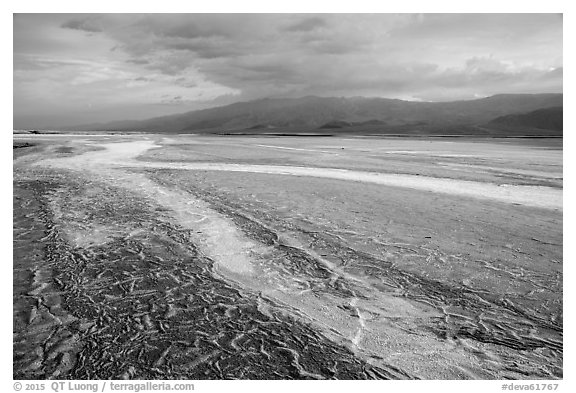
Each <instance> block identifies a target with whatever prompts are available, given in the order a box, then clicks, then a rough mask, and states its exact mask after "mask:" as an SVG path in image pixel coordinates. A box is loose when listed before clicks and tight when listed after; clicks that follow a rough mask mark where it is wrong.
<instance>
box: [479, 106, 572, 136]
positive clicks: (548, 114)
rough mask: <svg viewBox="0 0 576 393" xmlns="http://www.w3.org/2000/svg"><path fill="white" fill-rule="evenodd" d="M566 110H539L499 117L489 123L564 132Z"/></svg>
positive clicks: (559, 107) (498, 125)
mask: <svg viewBox="0 0 576 393" xmlns="http://www.w3.org/2000/svg"><path fill="white" fill-rule="evenodd" d="M563 117H564V110H563V108H562V107H561V106H554V107H551V108H543V109H537V110H535V111H531V112H528V113H519V114H511V115H505V116H500V117H497V118H496V119H494V120H492V121H490V122H489V123H488V125H489V126H497V127H500V126H501V127H532V128H537V129H542V130H555V131H562V129H563V128H564V122H563Z"/></svg>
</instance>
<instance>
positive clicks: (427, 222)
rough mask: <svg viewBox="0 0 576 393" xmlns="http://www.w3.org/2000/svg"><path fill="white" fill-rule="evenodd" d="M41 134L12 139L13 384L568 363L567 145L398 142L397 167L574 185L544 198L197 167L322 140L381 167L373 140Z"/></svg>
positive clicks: (454, 370) (426, 373) (520, 369)
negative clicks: (473, 147)
mask: <svg viewBox="0 0 576 393" xmlns="http://www.w3.org/2000/svg"><path fill="white" fill-rule="evenodd" d="M31 142H32V141H28V140H26V141H24V142H23V143H21V144H19V146H22V147H21V148H18V149H16V150H15V153H14V158H15V161H14V168H15V169H14V378H15V379H49V378H58V379H105V378H114V379H182V378H185V379H232V378H244V379H277V378H281V379H292V378H296V379H305V378H313V379H325V378H326V379H329V378H336V379H386V378H394V379H398V378H408V379H410V378H425V379H466V378H481V379H491V378H498V379H505V378H511V379H522V378H529V379H534V378H544V379H554V378H561V377H562V350H563V346H562V334H563V322H562V210H561V178H562V174H561V172H558V171H557V170H556V169H557V160H555V157H556V155H555V154H556V153H555V151H554V150H553V149H552V150H551V152H550V154H548V153H547V152H546V151H540V150H539V151H538V152H539V154H540V156H538V157H536V159H534V161H530V162H528V161H523V160H522V159H521V156H520V154H519V152H520V151H521V149H518V148H517V147H516V146H514V148H513V149H512V151H513V153H518V154H517V156H515V155H513V154H512V155H509V156H507V157H512V158H510V159H511V160H515V161H514V162H508V163H502V162H499V163H498V162H497V163H496V164H495V163H494V160H492V161H490V160H489V158H490V157H486V156H484V157H482V158H481V159H480V158H478V157H476V156H475V157H476V159H473V158H471V157H469V156H467V157H465V158H458V159H455V160H456V161H453V162H451V163H450V165H447V164H446V162H445V161H446V160H447V159H450V158H449V157H448V156H449V155H448V154H447V153H446V152H445V151H444V150H445V147H446V146H444V145H443V146H442V149H444V150H442V149H441V150H438V151H435V152H433V153H434V154H432V153H430V151H428V152H427V153H426V154H423V153H422V151H420V150H418V151H416V150H414V151H413V152H412V153H410V152H408V153H407V152H406V151H405V150H403V146H394V149H395V150H392V147H391V148H389V149H388V153H387V154H389V155H397V156H398V157H397V159H394V160H391V161H390V160H389V161H385V163H386V164H388V165H385V166H384V167H385V168H388V169H389V168H395V167H399V166H402V167H403V168H404V169H405V170H404V171H403V172H399V173H405V174H410V175H414V173H413V167H414V166H415V165H418V164H419V165H420V166H421V167H422V168H428V169H427V170H428V172H429V173H428V175H435V176H438V177H434V176H432V177H431V179H432V180H434V179H436V178H437V179H440V180H442V179H452V180H466V181H471V180H470V174H469V173H468V172H466V171H464V174H463V175H462V176H461V177H458V176H456V172H454V171H455V169H454V168H461V166H462V165H466V169H467V170H468V169H470V168H472V169H471V170H473V171H477V172H476V173H477V174H480V173H481V174H482V176H483V177H482V178H481V179H480V180H479V183H481V182H486V183H490V182H491V181H494V176H495V175H494V173H495V172H494V170H495V169H494V168H496V167H497V166H496V165H499V166H498V168H497V169H498V174H499V175H498V179H500V180H499V181H502V179H503V178H504V177H503V176H500V174H503V175H505V176H508V179H509V180H508V182H507V183H505V184H508V185H509V186H515V187H520V186H526V187H540V189H543V190H544V191H545V192H544V193H543V194H542V195H544V196H546V195H549V194H548V193H551V194H553V195H558V192H559V193H560V194H559V195H560V202H553V203H548V202H547V201H548V200H549V199H547V198H546V197H544V198H543V199H541V201H544V202H543V203H539V204H536V205H535V204H534V203H530V201H528V202H526V201H523V200H520V201H518V200H515V201H514V203H512V202H506V201H502V200H501V199H498V198H492V199H490V198H488V199H487V198H486V197H479V198H476V199H475V198H467V197H463V196H462V195H461V194H460V193H457V192H456V193H446V192H442V191H440V192H439V191H436V192H431V190H429V189H428V190H422V189H420V190H419V189H414V187H410V186H408V187H390V186H387V185H382V184H374V183H373V182H360V183H358V182H357V181H354V182H352V181H349V180H346V179H342V178H333V177H332V178H330V177H329V178H318V177H317V176H314V175H312V176H308V175H306V174H301V176H294V174H291V175H279V174H278V173H262V172H261V171H260V172H259V173H250V172H242V173H238V172H229V171H226V170H222V168H225V167H223V166H221V167H220V169H218V170H210V168H206V167H202V166H196V167H194V166H190V163H203V164H214V163H217V164H218V165H224V164H226V165H230V164H233V163H240V164H250V165H253V164H254V163H255V162H256V161H257V165H268V166H277V165H278V164H279V162H277V161H275V160H276V159H277V158H278V159H286V160H284V161H283V162H282V164H284V163H285V162H288V161H290V165H292V166H298V167H302V165H303V164H306V165H308V166H309V168H312V166H311V164H312V162H311V161H310V160H311V158H310V157H308V156H307V154H314V155H316V156H318V152H324V153H322V154H321V155H320V157H319V158H318V161H316V162H315V164H316V165H320V163H322V164H323V165H322V167H328V168H330V167H334V168H337V169H347V170H348V169H349V170H354V171H358V170H365V171H369V172H379V170H378V168H377V165H378V164H377V161H374V160H373V159H372V158H370V154H373V153H374V151H375V150H373V151H371V153H370V154H364V153H363V150H362V149H364V148H363V147H362V148H361V146H359V145H358V143H359V142H358V141H353V142H350V143H349V145H347V147H349V148H353V149H354V150H353V152H352V153H351V154H344V153H342V152H340V151H338V153H337V154H339V155H340V158H341V160H340V161H338V159H336V158H334V154H335V153H334V151H337V150H336V148H335V146H336V145H334V146H316V147H314V146H300V145H295V144H291V142H290V143H285V144H283V145H281V144H280V143H278V142H277V141H273V142H274V143H271V141H258V140H255V141H246V140H242V141H241V143H237V139H234V138H232V139H225V138H222V139H218V138H212V139H208V140H205V139H204V140H202V139H201V140H200V142H197V141H196V140H195V139H193V138H183V139H182V140H178V139H177V138H174V139H172V140H170V139H168V138H164V139H162V138H153V137H152V140H150V139H148V140H143V139H142V138H139V137H116V138H114V137H100V138H97V137H94V138H92V139H78V140H75V141H62V138H58V140H53V139H52V140H50V139H47V140H39V141H34V142H33V143H31ZM175 142H181V144H180V145H177V144H176V143H175ZM222 143H224V144H226V145H227V146H224V147H222V145H221V144H222ZM318 143H322V144H324V145H325V144H326V143H327V142H326V141H325V140H324V141H321V142H318ZM343 143H346V141H340V140H338V141H337V143H336V144H343ZM364 143H366V142H364ZM379 143H381V141H379ZM234 144H237V146H236V147H234V146H233V145H234ZM239 145H243V146H241V147H238V146H239ZM250 145H254V146H260V148H261V150H263V151H264V152H265V154H264V153H262V154H264V155H259V154H258V153H254V154H251V155H246V153H245V151H246V146H250ZM369 145H370V144H368V145H367V146H369ZM382 146H385V145H382ZM401 148H402V149H401ZM458 148H460V149H461V148H462V147H461V146H459V147H458ZM504 148H507V147H504ZM523 148H526V149H529V148H530V147H526V146H524V147H523ZM195 149H200V150H195ZM210 149H212V150H210ZM498 149H503V147H501V146H498V147H497V148H495V149H494V150H495V151H499V150H498ZM310 150H312V151H313V152H310ZM480 150H481V151H489V152H491V150H487V149H486V148H485V147H484V146H481V149H480ZM270 151H272V153H270ZM278 151H280V152H281V153H282V154H279V155H278V156H276V155H275V154H276V153H277V152H278ZM455 151H456V152H457V153H458V154H454V155H459V156H462V155H463V154H461V153H462V152H461V151H458V149H455ZM560 153H561V151H560ZM407 154H412V156H418V157H421V156H424V157H425V158H423V159H424V160H429V157H430V156H434V160H438V157H441V159H442V162H439V163H438V165H437V166H431V165H429V164H430V162H429V161H425V162H421V163H419V162H418V159H420V158H418V159H417V160H415V161H414V162H412V161H410V163H409V164H408V161H407V160H406V158H405V156H406V155H407ZM473 154H478V152H477V151H473ZM492 154H496V153H492ZM274 157H276V158H274ZM386 157H388V156H386ZM560 157H561V154H560ZM452 158H453V157H452ZM354 159H355V161H354V162H356V163H360V164H361V165H360V164H358V165H355V166H350V165H348V163H350V162H352V161H353V160H354ZM378 160H383V158H378ZM462 160H464V161H462ZM171 163H173V165H172V164H171ZM471 163H472V164H471ZM167 164H169V165H167ZM479 164H480V165H479ZM488 164H490V166H489V165H488ZM474 165H476V166H478V167H480V168H475V167H474ZM554 165H556V166H554ZM359 166H362V167H361V168H359ZM446 168H448V169H446ZM551 168H552V169H551ZM560 168H561V161H560ZM207 169H208V170H207ZM212 169H213V168H212ZM252 172H254V171H252ZM440 175H442V176H440ZM559 179H560V180H559ZM480 186H481V187H483V186H482V185H481V184H480ZM559 187H560V188H559ZM432 191H433V190H432ZM525 202H526V203H525Z"/></svg>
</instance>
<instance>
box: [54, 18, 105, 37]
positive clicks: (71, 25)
mask: <svg viewBox="0 0 576 393" xmlns="http://www.w3.org/2000/svg"><path fill="white" fill-rule="evenodd" d="M61 27H62V28H64V29H72V30H82V31H86V32H89V33H100V32H102V28H101V27H99V26H98V25H97V23H95V22H94V20H91V19H88V18H86V19H71V20H68V21H66V22H64V23H62V25H61Z"/></svg>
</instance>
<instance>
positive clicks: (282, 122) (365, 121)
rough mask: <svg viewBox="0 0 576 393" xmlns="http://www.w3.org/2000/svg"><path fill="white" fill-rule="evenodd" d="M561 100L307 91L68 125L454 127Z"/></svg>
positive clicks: (157, 128)
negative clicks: (179, 111)
mask: <svg viewBox="0 0 576 393" xmlns="http://www.w3.org/2000/svg"><path fill="white" fill-rule="evenodd" d="M562 105H563V95H562V94H501V95H495V96H492V97H487V98H481V99H477V100H469V101H453V102H415V101H403V100H397V99H388V98H365V97H352V98H338V97H315V96H308V97H302V98H276V99H261V100H256V101H250V102H238V103H235V104H231V105H227V106H222V107H215V108H210V109H204V110H198V111H191V112H186V113H182V114H178V115H170V116H162V117H155V118H151V119H147V120H139V121H120V122H110V123H105V124H91V125H83V126H78V127H67V129H75V130H79V131H82V130H84V131H85V130H109V131H111V130H113V131H143V132H166V133H186V132H190V133H230V132H231V133H234V132H242V131H246V132H248V131H252V132H255V133H265V132H271V131H273V130H286V129H287V130H300V131H302V132H310V131H314V132H318V133H323V132H330V131H331V130H333V129H340V130H349V131H353V129H355V128H360V129H363V130H368V131H366V132H369V131H370V130H372V131H378V130H384V131H385V130H390V129H396V130H398V129H404V128H406V127H410V126H418V127H420V126H421V127H420V128H422V129H432V128H438V127H440V128H442V127H445V128H449V129H454V128H457V127H458V126H474V125H479V124H491V123H490V122H491V121H493V120H494V119H496V118H500V117H503V116H508V115H519V114H522V113H527V112H531V111H536V110H540V109H545V108H552V107H562ZM527 119H528V120H527V121H529V118H527ZM554 130H556V128H554ZM370 132H371V131H370Z"/></svg>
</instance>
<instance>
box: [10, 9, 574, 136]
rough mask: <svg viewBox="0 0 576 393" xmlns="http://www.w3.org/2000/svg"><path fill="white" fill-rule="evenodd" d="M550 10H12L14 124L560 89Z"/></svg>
mask: <svg viewBox="0 0 576 393" xmlns="http://www.w3.org/2000/svg"><path fill="white" fill-rule="evenodd" d="M562 41H563V37H562V16H561V15H558V14H14V27H13V56H14V72H13V82H14V83H13V86H14V87H13V89H14V90H13V103H14V106H13V108H14V110H13V115H14V128H15V129H29V128H57V127H58V126H70V125H79V124H91V123H101V122H108V121H114V120H132V119H145V118H150V117H155V116H162V115H170V114H175V113H183V112H187V111H190V110H197V109H205V108H209V107H214V106H221V105H227V104H230V103H234V102H238V101H249V100H254V99H261V98H274V97H302V96H308V95H316V96H338V97H350V96H366V97H386V98H399V99H404V100H412V101H450V100H460V99H474V98H481V97H486V96H490V95H494V94H500V93H561V92H562V81H563V57H562V53H563V52H562Z"/></svg>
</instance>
